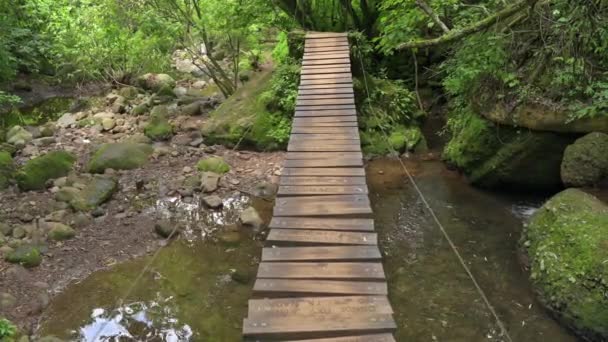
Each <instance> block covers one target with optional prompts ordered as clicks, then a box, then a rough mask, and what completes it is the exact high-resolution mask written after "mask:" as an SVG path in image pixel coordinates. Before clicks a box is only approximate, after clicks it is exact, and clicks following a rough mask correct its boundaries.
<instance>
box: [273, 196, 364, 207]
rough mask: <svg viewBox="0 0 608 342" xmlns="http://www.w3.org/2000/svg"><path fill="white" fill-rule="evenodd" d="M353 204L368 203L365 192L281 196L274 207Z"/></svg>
mask: <svg viewBox="0 0 608 342" xmlns="http://www.w3.org/2000/svg"><path fill="white" fill-rule="evenodd" d="M319 203H328V204H347V205H349V204H353V205H369V203H370V202H369V198H368V197H367V196H366V195H365V194H355V195H327V196H296V197H282V198H278V199H277V200H276V201H275V207H281V206H302V205H307V204H315V205H316V204H319Z"/></svg>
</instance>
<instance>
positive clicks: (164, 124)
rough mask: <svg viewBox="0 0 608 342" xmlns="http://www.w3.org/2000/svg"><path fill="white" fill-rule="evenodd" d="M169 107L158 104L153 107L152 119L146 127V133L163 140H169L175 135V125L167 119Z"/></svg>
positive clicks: (156, 139) (154, 138) (150, 136)
mask: <svg viewBox="0 0 608 342" xmlns="http://www.w3.org/2000/svg"><path fill="white" fill-rule="evenodd" d="M166 112H167V108H166V107H165V106H157V107H154V108H153V109H152V113H151V114H150V121H149V122H148V124H147V125H146V127H145V128H144V134H145V135H146V136H147V137H148V138H150V139H152V140H154V141H162V140H169V139H171V137H172V136H173V126H171V124H170V123H169V120H168V119H167V115H166V114H165V113H166Z"/></svg>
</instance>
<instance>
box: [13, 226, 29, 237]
mask: <svg viewBox="0 0 608 342" xmlns="http://www.w3.org/2000/svg"><path fill="white" fill-rule="evenodd" d="M26 235H27V232H26V230H25V228H23V227H22V226H17V227H15V228H14V229H13V237H14V238H15V239H23V238H24V237H25V236H26Z"/></svg>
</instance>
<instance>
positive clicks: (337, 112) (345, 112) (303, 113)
mask: <svg viewBox="0 0 608 342" xmlns="http://www.w3.org/2000/svg"><path fill="white" fill-rule="evenodd" d="M356 115H357V110H356V109H354V108H348V109H335V108H334V109H327V110H323V109H320V110H311V109H299V110H296V113H295V117H296V118H300V117H302V118H310V117H317V116H322V117H323V116H325V117H328V116H329V117H335V116H351V117H352V116H354V117H356Z"/></svg>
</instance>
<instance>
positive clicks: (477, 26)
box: [397, 0, 530, 50]
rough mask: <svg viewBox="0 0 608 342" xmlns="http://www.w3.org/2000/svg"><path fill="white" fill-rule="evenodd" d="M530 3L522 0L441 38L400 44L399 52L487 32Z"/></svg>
mask: <svg viewBox="0 0 608 342" xmlns="http://www.w3.org/2000/svg"><path fill="white" fill-rule="evenodd" d="M529 3H530V1H529V0H520V1H518V2H516V3H514V4H512V5H509V6H507V7H505V8H504V9H502V10H500V11H498V12H496V13H495V14H493V15H491V16H489V17H486V18H484V19H482V20H480V21H478V22H476V23H474V24H472V25H470V26H467V27H464V28H462V29H458V30H450V31H449V32H448V33H446V34H444V35H443V36H441V37H437V38H433V39H427V40H419V41H413V42H407V43H403V44H400V45H398V46H397V50H403V49H419V48H426V47H431V46H437V45H441V44H448V43H452V42H455V41H457V40H460V39H462V38H464V37H467V36H469V35H471V34H473V33H476V32H479V31H482V30H485V29H486V28H488V27H490V26H492V25H494V24H496V23H497V22H498V21H500V20H502V19H506V18H508V17H510V16H512V15H514V14H516V13H518V12H520V11H522V10H523V9H525V8H526V7H527V5H528V4H529Z"/></svg>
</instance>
